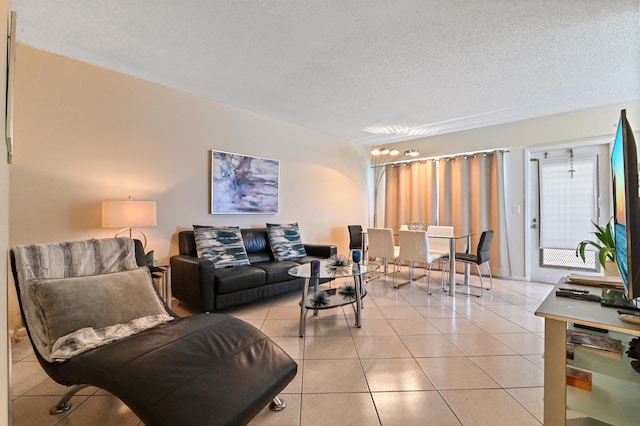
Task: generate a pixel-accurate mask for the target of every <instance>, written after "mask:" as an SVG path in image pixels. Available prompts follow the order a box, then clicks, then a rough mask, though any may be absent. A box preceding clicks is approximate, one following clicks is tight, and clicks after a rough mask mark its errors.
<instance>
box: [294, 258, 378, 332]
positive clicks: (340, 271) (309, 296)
mask: <svg viewBox="0 0 640 426" xmlns="http://www.w3.org/2000/svg"><path fill="white" fill-rule="evenodd" d="M379 268H380V265H379V264H377V263H369V264H362V265H361V264H357V263H354V264H352V265H351V266H350V267H347V268H340V267H338V268H336V267H332V266H331V265H330V264H329V263H328V262H327V261H320V267H319V269H318V271H317V272H315V271H314V273H312V271H311V269H312V268H311V263H306V264H304V265H300V266H295V267H293V268H291V269H289V271H288V272H289V275H291V276H293V277H298V278H304V279H305V285H304V287H303V290H302V300H301V302H300V329H299V331H300V333H299V334H300V337H304V335H305V331H306V319H307V311H308V310H313V311H314V314H315V315H317V314H318V311H319V310H322V309H331V308H337V307H340V306H345V305H349V304H351V305H353V311H354V313H355V316H356V324H355V325H356V327H360V310H361V309H362V298H363V297H364V296H365V295H366V290H365V288H364V284H363V279H362V277H363V276H364V275H366V274H368V273H369V272H373V271H376V270H378V269H379ZM337 278H353V284H351V283H348V282H347V283H345V284H343V285H342V286H340V287H333V288H324V287H320V284H319V281H320V280H321V279H323V280H327V279H330V280H333V279H337ZM310 288H311V291H309V289H310Z"/></svg>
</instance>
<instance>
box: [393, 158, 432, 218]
mask: <svg viewBox="0 0 640 426" xmlns="http://www.w3.org/2000/svg"><path fill="white" fill-rule="evenodd" d="M436 173H437V167H436V164H435V163H434V162H433V161H431V160H429V161H416V162H413V163H404V164H395V165H391V166H387V169H386V172H385V174H386V183H385V185H386V193H385V214H384V226H385V227H387V228H392V229H396V230H397V229H399V228H400V225H404V224H407V223H409V222H425V223H426V224H427V225H435V224H436V221H437V194H438V189H437V176H436Z"/></svg>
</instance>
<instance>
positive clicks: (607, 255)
mask: <svg viewBox="0 0 640 426" xmlns="http://www.w3.org/2000/svg"><path fill="white" fill-rule="evenodd" d="M591 223H593V226H595V228H596V231H595V232H594V233H593V234H594V235H595V236H596V238H597V239H598V240H597V241H593V240H584V241H581V242H580V243H579V244H578V247H576V256H579V257H580V258H581V259H582V261H583V262H586V257H585V253H584V252H585V250H586V248H587V246H592V247H595V248H596V249H597V250H598V260H599V261H600V264H601V265H602V267H603V268H604V269H605V270H606V269H607V262H615V260H616V240H615V236H614V233H613V226H611V220H609V222H608V223H607V224H606V225H605V226H601V225H598V224H597V223H595V222H593V221H591Z"/></svg>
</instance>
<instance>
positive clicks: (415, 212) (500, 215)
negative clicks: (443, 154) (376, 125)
mask: <svg viewBox="0 0 640 426" xmlns="http://www.w3.org/2000/svg"><path fill="white" fill-rule="evenodd" d="M503 157H504V153H503V152H502V151H495V152H491V153H480V154H475V155H469V156H458V157H451V158H442V159H440V160H438V161H437V164H436V162H434V161H427V162H420V163H418V162H416V163H408V164H406V165H405V164H403V165H394V166H387V169H386V194H385V220H384V223H385V226H386V227H389V228H393V229H399V227H400V225H402V224H405V223H407V222H412V221H416V222H426V223H427V225H450V226H453V227H454V229H455V233H456V235H460V234H463V233H471V234H473V236H472V238H471V252H473V253H475V251H476V248H477V245H478V240H479V239H480V234H481V233H482V232H483V231H486V230H489V229H493V231H494V238H493V241H492V243H491V270H492V272H493V274H494V275H496V276H509V275H510V274H511V268H510V264H509V255H508V247H507V231H506V215H505V204H504V165H503ZM463 249H464V247H462V245H461V246H460V247H458V250H459V251H462V250H463Z"/></svg>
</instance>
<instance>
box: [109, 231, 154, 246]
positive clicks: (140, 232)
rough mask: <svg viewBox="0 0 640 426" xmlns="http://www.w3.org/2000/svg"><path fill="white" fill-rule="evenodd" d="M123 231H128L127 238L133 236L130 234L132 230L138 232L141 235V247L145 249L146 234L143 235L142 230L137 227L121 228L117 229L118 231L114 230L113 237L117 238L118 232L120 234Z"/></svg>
mask: <svg viewBox="0 0 640 426" xmlns="http://www.w3.org/2000/svg"><path fill="white" fill-rule="evenodd" d="M124 231H129V238H133V237H132V234H133V231H136V232H138V233H139V234H140V235H142V248H143V249H146V248H147V236H146V235H144V232H142V231H141V230H140V229H138V228H122V229H121V230H119V231H118V232H116V235H114V236H113V237H114V238H118V236H119V235H120V234H122V233H123V232H124Z"/></svg>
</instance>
